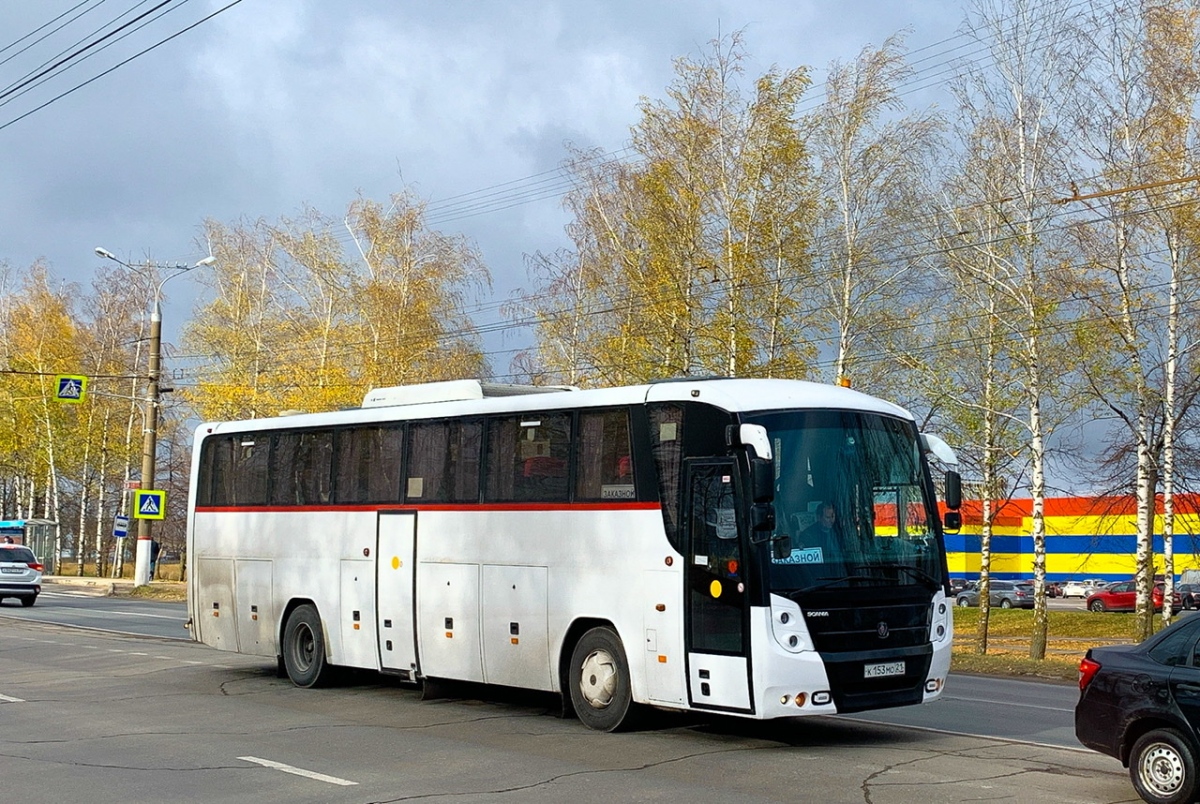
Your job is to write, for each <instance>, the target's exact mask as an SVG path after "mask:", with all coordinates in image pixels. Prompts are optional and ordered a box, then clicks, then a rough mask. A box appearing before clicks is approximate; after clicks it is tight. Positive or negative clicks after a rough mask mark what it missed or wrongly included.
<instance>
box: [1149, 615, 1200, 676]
mask: <svg viewBox="0 0 1200 804" xmlns="http://www.w3.org/2000/svg"><path fill="white" fill-rule="evenodd" d="M1198 627H1200V621H1192V620H1185V621H1183V622H1180V623H1177V624H1176V625H1173V626H1171V627H1170V628H1168V629H1167V630H1166V632H1165V634H1164V636H1163V637H1162V639H1161V640H1159V641H1158V642H1157V643H1155V645H1154V646H1153V647H1151V648H1150V649H1149V650H1148V651H1146V653H1147V655H1149V657H1150V658H1151V659H1153V660H1154V661H1156V662H1158V663H1159V664H1165V665H1169V666H1171V667H1175V666H1176V665H1186V664H1191V663H1192V645H1193V644H1194V643H1195V642H1196V629H1197V628H1198Z"/></svg>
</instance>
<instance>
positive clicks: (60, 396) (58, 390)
mask: <svg viewBox="0 0 1200 804" xmlns="http://www.w3.org/2000/svg"><path fill="white" fill-rule="evenodd" d="M54 389H55V390H54V398H55V399H56V400H57V401H59V402H65V403H67V404H68V405H78V404H79V403H80V402H82V401H83V399H84V397H85V396H86V394H87V377H84V376H82V375H79V374H57V375H55V377H54Z"/></svg>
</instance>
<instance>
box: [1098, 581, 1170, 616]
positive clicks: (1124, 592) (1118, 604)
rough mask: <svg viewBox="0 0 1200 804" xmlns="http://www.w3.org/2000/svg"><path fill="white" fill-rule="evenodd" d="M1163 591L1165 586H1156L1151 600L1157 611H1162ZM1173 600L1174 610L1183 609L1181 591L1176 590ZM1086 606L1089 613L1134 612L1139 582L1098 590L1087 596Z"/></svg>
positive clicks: (1129, 582) (1118, 584) (1113, 584)
mask: <svg viewBox="0 0 1200 804" xmlns="http://www.w3.org/2000/svg"><path fill="white" fill-rule="evenodd" d="M1163 589H1164V584H1161V583H1156V584H1154V589H1153V591H1152V592H1151V595H1150V599H1151V602H1152V603H1153V604H1154V610H1155V611H1162V607H1163V594H1164V591H1163ZM1171 600H1172V603H1171V607H1172V608H1174V609H1181V608H1183V598H1182V596H1181V595H1180V594H1179V590H1175V594H1174V595H1173V596H1172V598H1171ZM1086 605H1087V608H1088V610H1089V611H1133V610H1134V609H1136V608H1137V582H1136V581H1121V582H1120V583H1112V584H1109V585H1108V586H1106V587H1104V588H1103V589H1097V590H1096V591H1095V592H1092V593H1091V594H1090V595H1088V596H1087V604H1086Z"/></svg>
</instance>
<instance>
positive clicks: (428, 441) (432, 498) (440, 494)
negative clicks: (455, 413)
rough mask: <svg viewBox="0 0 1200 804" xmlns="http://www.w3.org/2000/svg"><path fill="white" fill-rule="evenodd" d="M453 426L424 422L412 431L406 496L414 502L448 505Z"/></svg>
mask: <svg viewBox="0 0 1200 804" xmlns="http://www.w3.org/2000/svg"><path fill="white" fill-rule="evenodd" d="M449 447H450V423H449V422H420V423H418V424H413V425H410V427H409V430H408V481H407V482H406V483H405V484H404V489H405V490H404V495H405V497H406V498H407V499H408V500H410V501H412V502H444V501H445V499H446V496H447V495H446V492H447V489H446V484H445V476H446V457H447V455H448V454H449Z"/></svg>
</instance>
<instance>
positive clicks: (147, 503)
mask: <svg viewBox="0 0 1200 804" xmlns="http://www.w3.org/2000/svg"><path fill="white" fill-rule="evenodd" d="M166 516H167V493H166V492H165V491H158V490H155V489H149V490H145V489H138V490H137V491H135V492H134V493H133V518H134V519H165V518H166Z"/></svg>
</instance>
